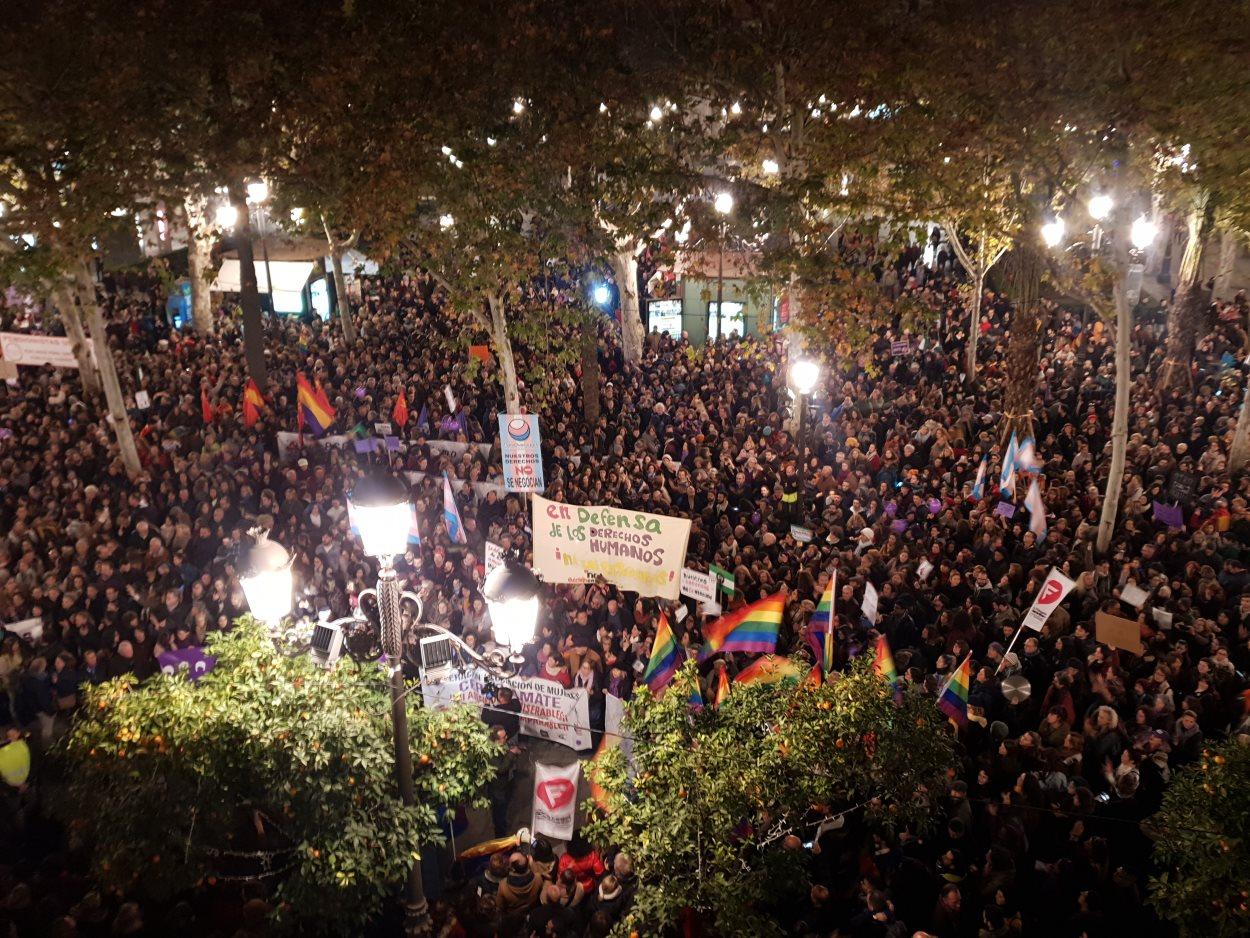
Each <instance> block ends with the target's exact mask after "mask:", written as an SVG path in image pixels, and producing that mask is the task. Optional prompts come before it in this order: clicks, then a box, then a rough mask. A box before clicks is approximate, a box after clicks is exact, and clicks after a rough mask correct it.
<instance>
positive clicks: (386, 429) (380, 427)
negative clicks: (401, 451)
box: [373, 421, 395, 437]
mask: <svg viewBox="0 0 1250 938" xmlns="http://www.w3.org/2000/svg"><path fill="white" fill-rule="evenodd" d="M373 432H374V433H376V434H377V435H378V436H384V437H385V436H390V435H391V434H392V433H394V432H395V431H394V429H393V428H392V427H391V424H390V422H389V421H382V422H379V423H375V424H374V425H373Z"/></svg>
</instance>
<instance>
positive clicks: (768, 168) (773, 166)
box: [763, 160, 781, 176]
mask: <svg viewBox="0 0 1250 938" xmlns="http://www.w3.org/2000/svg"><path fill="white" fill-rule="evenodd" d="M763 168H764V175H765V176H775V175H777V174H778V173H779V172H781V167H780V166H779V165H777V161H776V160H765V161H764V164H763Z"/></svg>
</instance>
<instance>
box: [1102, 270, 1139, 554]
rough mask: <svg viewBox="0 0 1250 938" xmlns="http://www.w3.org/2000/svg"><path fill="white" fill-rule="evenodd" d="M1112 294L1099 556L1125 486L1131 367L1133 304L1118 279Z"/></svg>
mask: <svg viewBox="0 0 1250 938" xmlns="http://www.w3.org/2000/svg"><path fill="white" fill-rule="evenodd" d="M1113 292H1114V295H1115V415H1114V417H1113V418H1112V420H1111V470H1110V472H1109V473H1108V474H1107V487H1106V489H1105V490H1104V491H1103V495H1102V515H1101V517H1100V518H1099V519H1098V540H1097V543H1096V544H1095V550H1096V551H1097V552H1098V554H1099V555H1100V556H1101V555H1103V554H1106V552H1107V550H1108V548H1110V547H1111V538H1112V537H1113V536H1114V535H1115V521H1116V516H1117V514H1119V511H1120V495H1121V490H1122V488H1123V486H1124V453H1125V450H1126V449H1127V447H1128V405H1129V392H1130V389H1131V387H1132V368H1133V353H1132V341H1133V307H1132V306H1130V305H1129V302H1128V298H1127V297H1126V296H1125V295H1124V285H1123V283H1122V282H1121V281H1120V280H1119V279H1117V280H1116V283H1115V286H1114V287H1113Z"/></svg>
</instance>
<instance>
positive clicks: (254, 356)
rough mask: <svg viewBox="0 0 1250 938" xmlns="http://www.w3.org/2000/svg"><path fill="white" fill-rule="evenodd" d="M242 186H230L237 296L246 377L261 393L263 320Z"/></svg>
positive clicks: (264, 377)
mask: <svg viewBox="0 0 1250 938" xmlns="http://www.w3.org/2000/svg"><path fill="white" fill-rule="evenodd" d="M245 192H246V190H245V189H244V187H243V184H242V183H238V182H236V183H233V184H232V185H231V186H230V201H231V203H232V204H233V205H234V207H235V209H236V211H238V213H239V220H238V224H237V225H236V227H235V229H234V246H235V250H236V251H237V252H238V255H239V299H240V302H241V304H242V306H243V356H244V358H245V359H246V360H247V374H248V377H249V378H251V379H252V380H253V381H255V382H256V386H257V387H258V388H260V390H261V393H262V394H263V393H264V391H265V388H266V387H268V385H269V373H268V369H267V368H266V366H265V323H264V317H263V316H262V315H261V309H260V292H259V291H258V290H257V288H256V258H255V257H253V256H252V222H251V219H250V218H249V216H248V209H247V198H246V196H245V194H244V193H245Z"/></svg>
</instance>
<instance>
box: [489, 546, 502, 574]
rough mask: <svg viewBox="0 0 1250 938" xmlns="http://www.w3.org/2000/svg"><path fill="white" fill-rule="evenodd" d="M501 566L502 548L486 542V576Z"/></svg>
mask: <svg viewBox="0 0 1250 938" xmlns="http://www.w3.org/2000/svg"><path fill="white" fill-rule="evenodd" d="M501 566H503V548H502V547H500V546H499V545H498V544H496V543H495V542H494V541H487V542H486V575H487V576H490V572H491V571H492V570H494V569H495V568H496V567H501Z"/></svg>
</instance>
